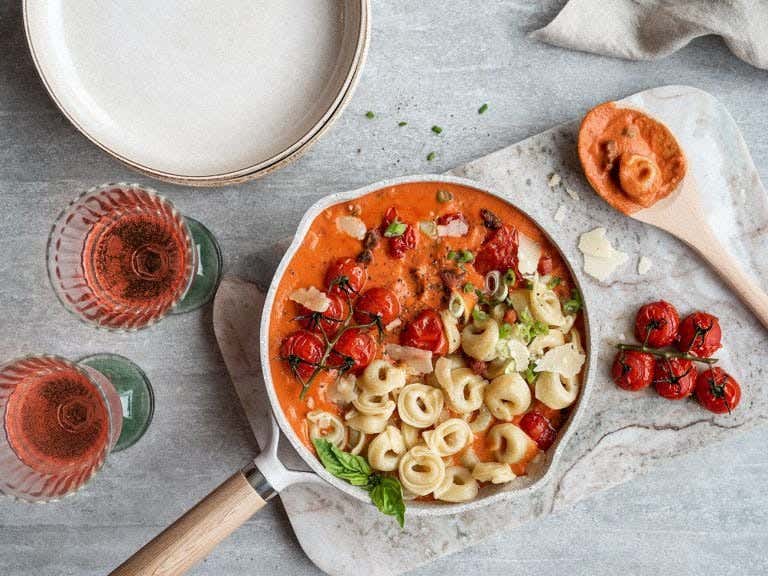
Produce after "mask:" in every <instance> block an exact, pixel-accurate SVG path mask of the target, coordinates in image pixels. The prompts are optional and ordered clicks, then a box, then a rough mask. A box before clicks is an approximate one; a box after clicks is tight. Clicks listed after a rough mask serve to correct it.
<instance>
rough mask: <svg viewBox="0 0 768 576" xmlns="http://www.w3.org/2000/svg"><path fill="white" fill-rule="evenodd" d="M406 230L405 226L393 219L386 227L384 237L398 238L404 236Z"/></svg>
mask: <svg viewBox="0 0 768 576" xmlns="http://www.w3.org/2000/svg"><path fill="white" fill-rule="evenodd" d="M407 228H408V225H407V224H405V223H404V222H400V220H397V219H395V220H394V221H393V222H392V223H390V225H389V226H387V229H386V230H384V236H385V237H387V238H397V237H398V236H402V235H403V234H405V230H406V229H407Z"/></svg>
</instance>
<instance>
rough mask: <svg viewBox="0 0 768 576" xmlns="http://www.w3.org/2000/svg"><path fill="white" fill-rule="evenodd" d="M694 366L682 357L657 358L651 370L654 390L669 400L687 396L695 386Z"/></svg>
mask: <svg viewBox="0 0 768 576" xmlns="http://www.w3.org/2000/svg"><path fill="white" fill-rule="evenodd" d="M696 375H697V373H696V368H695V367H694V366H693V362H691V361H690V360H685V359H684V358H659V359H658V360H656V367H655V368H654V372H653V385H654V387H655V388H656V392H658V393H659V395H660V396H664V398H668V399H669V400H680V399H681V398H687V397H688V396H690V395H691V393H692V392H693V389H694V388H695V387H696Z"/></svg>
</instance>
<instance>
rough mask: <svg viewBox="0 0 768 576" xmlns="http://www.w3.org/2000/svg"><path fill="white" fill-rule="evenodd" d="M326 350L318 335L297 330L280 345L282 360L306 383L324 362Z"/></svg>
mask: <svg viewBox="0 0 768 576" xmlns="http://www.w3.org/2000/svg"><path fill="white" fill-rule="evenodd" d="M324 350H325V345H324V344H323V341H322V340H321V339H320V337H319V336H318V335H317V334H314V333H312V332H309V331H308V330H297V331H296V332H293V333H292V334H289V335H288V336H286V337H285V339H284V340H283V342H282V344H280V358H282V359H283V360H285V361H286V362H288V365H289V366H290V367H291V370H293V372H294V373H295V374H298V376H299V377H300V378H301V379H302V380H304V381H306V380H307V379H309V377H310V376H312V373H313V372H314V371H315V368H316V366H317V364H318V363H319V362H320V360H322V358H323V351H324Z"/></svg>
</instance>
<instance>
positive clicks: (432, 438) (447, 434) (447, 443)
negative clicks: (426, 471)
mask: <svg viewBox="0 0 768 576" xmlns="http://www.w3.org/2000/svg"><path fill="white" fill-rule="evenodd" d="M422 436H423V437H424V441H425V442H426V443H427V446H428V447H429V449H430V450H432V452H434V453H435V454H437V455H438V456H442V457H445V456H453V455H454V454H456V453H457V452H460V451H461V450H463V449H464V448H466V447H467V446H469V444H470V443H471V442H472V439H473V438H474V434H472V430H471V429H470V427H469V424H467V423H466V422H465V421H464V420H461V419H459V418H450V419H449V420H446V421H445V422H443V423H442V424H440V425H439V426H437V427H436V428H435V429H434V430H428V431H426V432H424V433H423V434H422Z"/></svg>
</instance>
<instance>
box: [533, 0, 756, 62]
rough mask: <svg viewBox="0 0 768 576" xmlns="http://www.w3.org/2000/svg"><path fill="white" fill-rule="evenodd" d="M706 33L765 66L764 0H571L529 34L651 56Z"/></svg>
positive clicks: (598, 50) (599, 50)
mask: <svg viewBox="0 0 768 576" xmlns="http://www.w3.org/2000/svg"><path fill="white" fill-rule="evenodd" d="M707 34H716V35H718V36H722V37H723V39H724V40H725V43H726V44H727V45H728V48H730V49H731V52H733V53H734V54H735V55H736V56H738V57H739V58H741V59H742V60H744V61H745V62H748V63H749V64H751V65H752V66H756V67H758V68H763V69H768V0H570V1H569V2H568V4H566V5H565V7H564V8H563V9H562V10H561V11H560V13H559V14H558V15H557V16H556V17H555V19H554V20H552V22H550V23H549V24H548V25H547V26H545V27H544V28H541V29H540V30H536V31H535V32H533V33H532V34H531V36H532V37H533V38H535V39H536V40H541V41H542V42H546V43H548V44H554V45H555V46H560V47H562V48H570V49H573V50H582V51H585V52H593V53H595V54H603V55H606V56H613V57H618V58H627V59H630V60H654V59H657V58H663V57H664V56H668V55H669V54H672V53H673V52H675V51H677V50H679V49H680V48H682V47H683V46H685V45H686V44H688V43H689V42H690V41H691V40H693V39H694V38H697V37H698V36H704V35H707Z"/></svg>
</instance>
